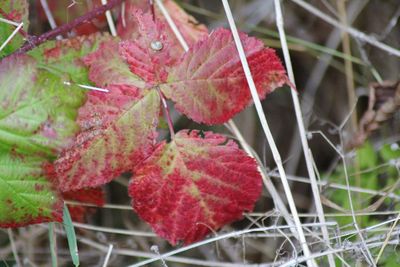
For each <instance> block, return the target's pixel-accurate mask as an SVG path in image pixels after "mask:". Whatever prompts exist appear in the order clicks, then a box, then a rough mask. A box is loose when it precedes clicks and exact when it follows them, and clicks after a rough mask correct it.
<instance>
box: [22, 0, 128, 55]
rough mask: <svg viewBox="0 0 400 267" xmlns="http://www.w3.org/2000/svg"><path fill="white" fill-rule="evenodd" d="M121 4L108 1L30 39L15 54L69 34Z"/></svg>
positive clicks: (119, 0)
mask: <svg viewBox="0 0 400 267" xmlns="http://www.w3.org/2000/svg"><path fill="white" fill-rule="evenodd" d="M122 2H123V0H110V1H109V2H108V3H107V4H106V5H102V6H99V7H97V8H95V9H93V10H92V11H90V12H88V13H86V14H85V15H83V16H81V17H79V18H76V19H75V20H73V21H71V22H70V23H67V24H64V25H62V26H60V27H57V28H55V29H54V30H51V31H48V32H45V33H43V34H42V35H40V36H38V37H37V36H33V37H30V38H29V39H28V41H27V42H26V43H25V44H24V45H23V46H22V47H21V48H20V49H18V50H17V52H16V53H26V52H28V51H30V50H32V49H33V48H35V47H36V46H38V45H40V44H42V43H44V42H46V41H47V40H50V39H53V38H55V37H56V36H58V35H62V34H63V33H66V32H69V31H71V30H72V29H74V28H75V27H77V26H78V25H80V24H82V23H84V22H87V21H90V20H92V19H94V18H95V17H97V16H99V15H101V14H103V13H104V12H106V11H107V10H109V9H111V8H113V7H115V6H117V5H118V4H121V3H122Z"/></svg>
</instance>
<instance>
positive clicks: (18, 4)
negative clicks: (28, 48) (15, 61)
mask: <svg viewBox="0 0 400 267" xmlns="http://www.w3.org/2000/svg"><path fill="white" fill-rule="evenodd" d="M0 8H1V12H0V18H3V19H7V20H10V21H13V22H15V23H18V24H19V23H21V22H23V23H24V25H23V26H22V30H24V31H25V33H26V32H27V31H28V27H29V20H28V15H29V4H28V2H27V0H0ZM15 29H16V26H15V25H10V24H8V23H5V22H3V21H0V46H1V45H2V44H3V43H4V42H5V41H6V39H7V38H8V37H9V36H10V35H11V34H12V33H13V31H14V30H15ZM23 43H24V36H23V34H22V31H21V30H20V31H19V32H17V34H16V35H15V36H14V37H13V38H12V39H11V41H10V42H9V43H8V44H7V45H6V46H5V47H4V48H3V49H2V50H1V51H0V58H2V57H4V56H7V55H9V54H11V53H12V52H14V51H15V50H17V49H18V48H19V47H20V46H21V45H22V44H23Z"/></svg>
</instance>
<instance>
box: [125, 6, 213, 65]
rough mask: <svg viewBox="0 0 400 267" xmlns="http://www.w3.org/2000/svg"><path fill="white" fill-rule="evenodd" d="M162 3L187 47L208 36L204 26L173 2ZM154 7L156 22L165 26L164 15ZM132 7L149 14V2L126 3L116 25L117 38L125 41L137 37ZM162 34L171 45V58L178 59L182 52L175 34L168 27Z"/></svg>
mask: <svg viewBox="0 0 400 267" xmlns="http://www.w3.org/2000/svg"><path fill="white" fill-rule="evenodd" d="M163 3H164V6H165V8H166V9H167V10H168V13H169V14H170V15H171V17H172V20H173V21H174V22H175V24H176V26H177V27H178V29H179V31H180V32H181V34H182V35H183V38H184V39H185V41H186V42H187V43H188V45H192V44H194V43H195V42H197V41H198V40H200V39H201V38H203V37H205V36H206V35H207V34H208V30H207V27H206V26H204V25H203V24H200V23H198V22H197V20H196V19H195V18H193V17H192V16H190V15H188V14H187V13H186V12H185V11H184V10H183V9H182V8H180V7H179V6H178V5H177V4H176V3H175V2H174V1H171V0H165V1H163ZM154 6H155V18H156V21H158V22H160V23H162V24H165V25H167V21H166V19H165V17H164V15H163V14H162V13H161V11H160V10H159V8H158V5H156V4H155V5H154ZM132 7H135V8H140V9H142V10H144V12H150V8H149V2H148V1H147V0H145V1H144V0H139V1H138V0H129V1H126V9H125V10H126V11H125V14H124V16H123V18H121V19H120V20H119V24H118V36H120V37H121V38H122V39H125V40H135V39H136V38H137V37H138V31H137V27H138V25H137V21H136V19H135V18H134V17H132V15H131V11H130V10H131V9H132ZM124 25H125V26H124ZM164 33H165V34H166V35H167V36H168V40H170V43H171V48H170V53H171V56H172V58H174V59H175V60H177V59H179V58H180V56H181V55H182V53H183V52H184V50H183V48H182V46H181V45H180V44H179V42H178V40H177V39H176V36H175V34H174V33H173V32H172V30H171V29H170V27H168V26H166V27H165V29H164Z"/></svg>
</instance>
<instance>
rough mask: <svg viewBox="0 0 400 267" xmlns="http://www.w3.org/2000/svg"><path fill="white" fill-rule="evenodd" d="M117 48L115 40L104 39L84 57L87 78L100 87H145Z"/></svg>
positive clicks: (134, 88)
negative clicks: (94, 50)
mask: <svg viewBox="0 0 400 267" xmlns="http://www.w3.org/2000/svg"><path fill="white" fill-rule="evenodd" d="M118 48H119V45H118V43H117V42H116V41H111V40H110V41H106V42H103V43H101V44H100V46H99V48H98V49H97V51H96V52H94V53H91V54H89V55H88V56H86V57H85V58H84V62H85V64H86V65H87V66H88V67H89V79H90V80H91V81H93V82H94V83H95V84H96V85H97V86H99V87H102V88H108V86H110V85H114V86H125V87H132V88H133V89H132V90H133V91H135V90H136V88H145V82H144V81H143V80H142V79H141V78H140V77H139V76H137V75H135V74H133V73H132V72H131V71H130V70H129V66H128V64H127V63H126V62H125V61H124V60H123V58H122V57H121V56H120V54H119V53H118Z"/></svg>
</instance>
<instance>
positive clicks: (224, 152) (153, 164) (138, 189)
mask: <svg viewBox="0 0 400 267" xmlns="http://www.w3.org/2000/svg"><path fill="white" fill-rule="evenodd" d="M260 193H261V177H260V174H259V172H258V171H257V165H256V162H255V160H254V159H252V158H250V157H249V156H247V155H246V154H245V152H243V151H242V150H240V149H239V148H238V146H237V145H236V143H234V142H233V141H231V140H229V141H228V140H227V139H226V137H224V136H222V135H219V134H214V133H211V132H205V133H204V137H202V136H201V133H200V132H199V131H191V132H188V131H187V130H185V131H181V132H179V133H177V134H176V136H175V139H174V140H173V141H172V142H171V143H169V144H166V143H162V144H160V145H159V147H158V148H157V149H156V150H155V152H154V153H153V154H152V155H151V156H150V157H149V158H148V159H147V160H146V161H144V162H143V164H141V165H140V166H139V167H138V168H137V169H136V170H134V177H133V179H132V181H131V184H130V185H129V195H130V196H131V197H132V199H133V200H132V205H133V208H134V209H135V211H136V212H137V213H138V214H139V216H140V217H141V218H142V219H144V220H145V221H147V222H148V223H149V224H150V225H151V226H152V228H153V229H154V231H155V232H156V233H157V234H158V235H160V236H161V237H163V238H166V239H167V240H168V241H169V242H170V243H171V244H173V245H175V244H177V243H178V242H180V241H183V242H184V243H185V244H189V243H192V242H195V241H197V240H199V239H202V238H203V237H204V236H205V235H206V234H208V233H209V232H210V229H215V230H216V229H219V228H220V227H222V226H223V225H225V224H227V223H230V222H233V221H235V220H238V219H240V218H241V217H242V213H243V212H244V211H251V210H252V209H253V207H254V203H255V202H256V200H257V199H258V197H259V195H260Z"/></svg>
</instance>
